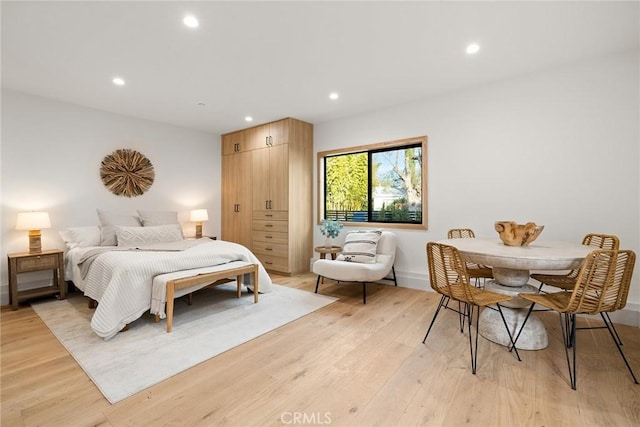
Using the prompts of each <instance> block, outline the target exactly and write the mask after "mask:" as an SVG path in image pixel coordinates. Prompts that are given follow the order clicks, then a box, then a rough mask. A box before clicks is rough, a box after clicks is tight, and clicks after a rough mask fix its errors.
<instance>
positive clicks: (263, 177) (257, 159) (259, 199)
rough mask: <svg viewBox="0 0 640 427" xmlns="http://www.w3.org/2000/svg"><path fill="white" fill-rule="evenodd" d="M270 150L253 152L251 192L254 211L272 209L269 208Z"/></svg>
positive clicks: (264, 149)
mask: <svg viewBox="0 0 640 427" xmlns="http://www.w3.org/2000/svg"><path fill="white" fill-rule="evenodd" d="M270 151H271V149H270V148H263V149H261V150H255V151H253V153H252V154H253V162H252V164H253V166H252V168H251V172H252V174H253V177H252V182H253V185H252V187H251V191H252V193H253V196H252V200H253V203H252V206H253V209H254V210H264V209H270V207H269V152H270Z"/></svg>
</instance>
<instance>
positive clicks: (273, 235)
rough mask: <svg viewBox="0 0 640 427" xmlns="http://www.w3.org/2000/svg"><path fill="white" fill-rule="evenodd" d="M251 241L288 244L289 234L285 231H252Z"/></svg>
mask: <svg viewBox="0 0 640 427" xmlns="http://www.w3.org/2000/svg"><path fill="white" fill-rule="evenodd" d="M252 236H253V241H254V243H255V242H265V243H277V244H284V245H286V244H288V243H289V235H288V234H287V233H280V232H271V231H254V232H253V233H252Z"/></svg>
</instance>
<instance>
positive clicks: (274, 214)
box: [253, 210, 289, 221]
mask: <svg viewBox="0 0 640 427" xmlns="http://www.w3.org/2000/svg"><path fill="white" fill-rule="evenodd" d="M253 219H273V220H276V221H286V220H288V219H289V211H276V210H254V211H253Z"/></svg>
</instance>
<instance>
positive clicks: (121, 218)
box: [98, 209, 142, 246]
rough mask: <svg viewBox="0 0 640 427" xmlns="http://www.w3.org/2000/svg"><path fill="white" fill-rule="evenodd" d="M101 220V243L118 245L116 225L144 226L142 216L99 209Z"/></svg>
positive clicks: (103, 244)
mask: <svg viewBox="0 0 640 427" xmlns="http://www.w3.org/2000/svg"><path fill="white" fill-rule="evenodd" d="M98 219H99V220H100V226H101V227H100V244H101V245H102V246H116V229H115V226H116V225H120V226H124V227H142V223H141V222H140V218H138V217H137V216H135V215H122V214H116V213H112V212H107V211H104V210H102V209H98Z"/></svg>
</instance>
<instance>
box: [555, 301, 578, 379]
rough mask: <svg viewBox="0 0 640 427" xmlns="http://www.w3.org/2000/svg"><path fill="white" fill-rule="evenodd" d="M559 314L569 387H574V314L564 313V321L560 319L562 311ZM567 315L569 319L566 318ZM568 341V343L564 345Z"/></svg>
mask: <svg viewBox="0 0 640 427" xmlns="http://www.w3.org/2000/svg"><path fill="white" fill-rule="evenodd" d="M558 314H559V316H560V328H561V329H562V341H563V342H564V343H565V346H564V354H565V356H566V358H567V367H568V368H569V381H570V382H571V388H572V389H573V390H575V389H576V386H577V384H576V383H577V381H576V315H575V314H566V313H565V315H564V316H565V319H564V322H563V320H562V313H558ZM567 316H569V319H567ZM567 343H569V345H566V344H567ZM569 348H571V353H572V355H571V356H572V357H571V358H569Z"/></svg>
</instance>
